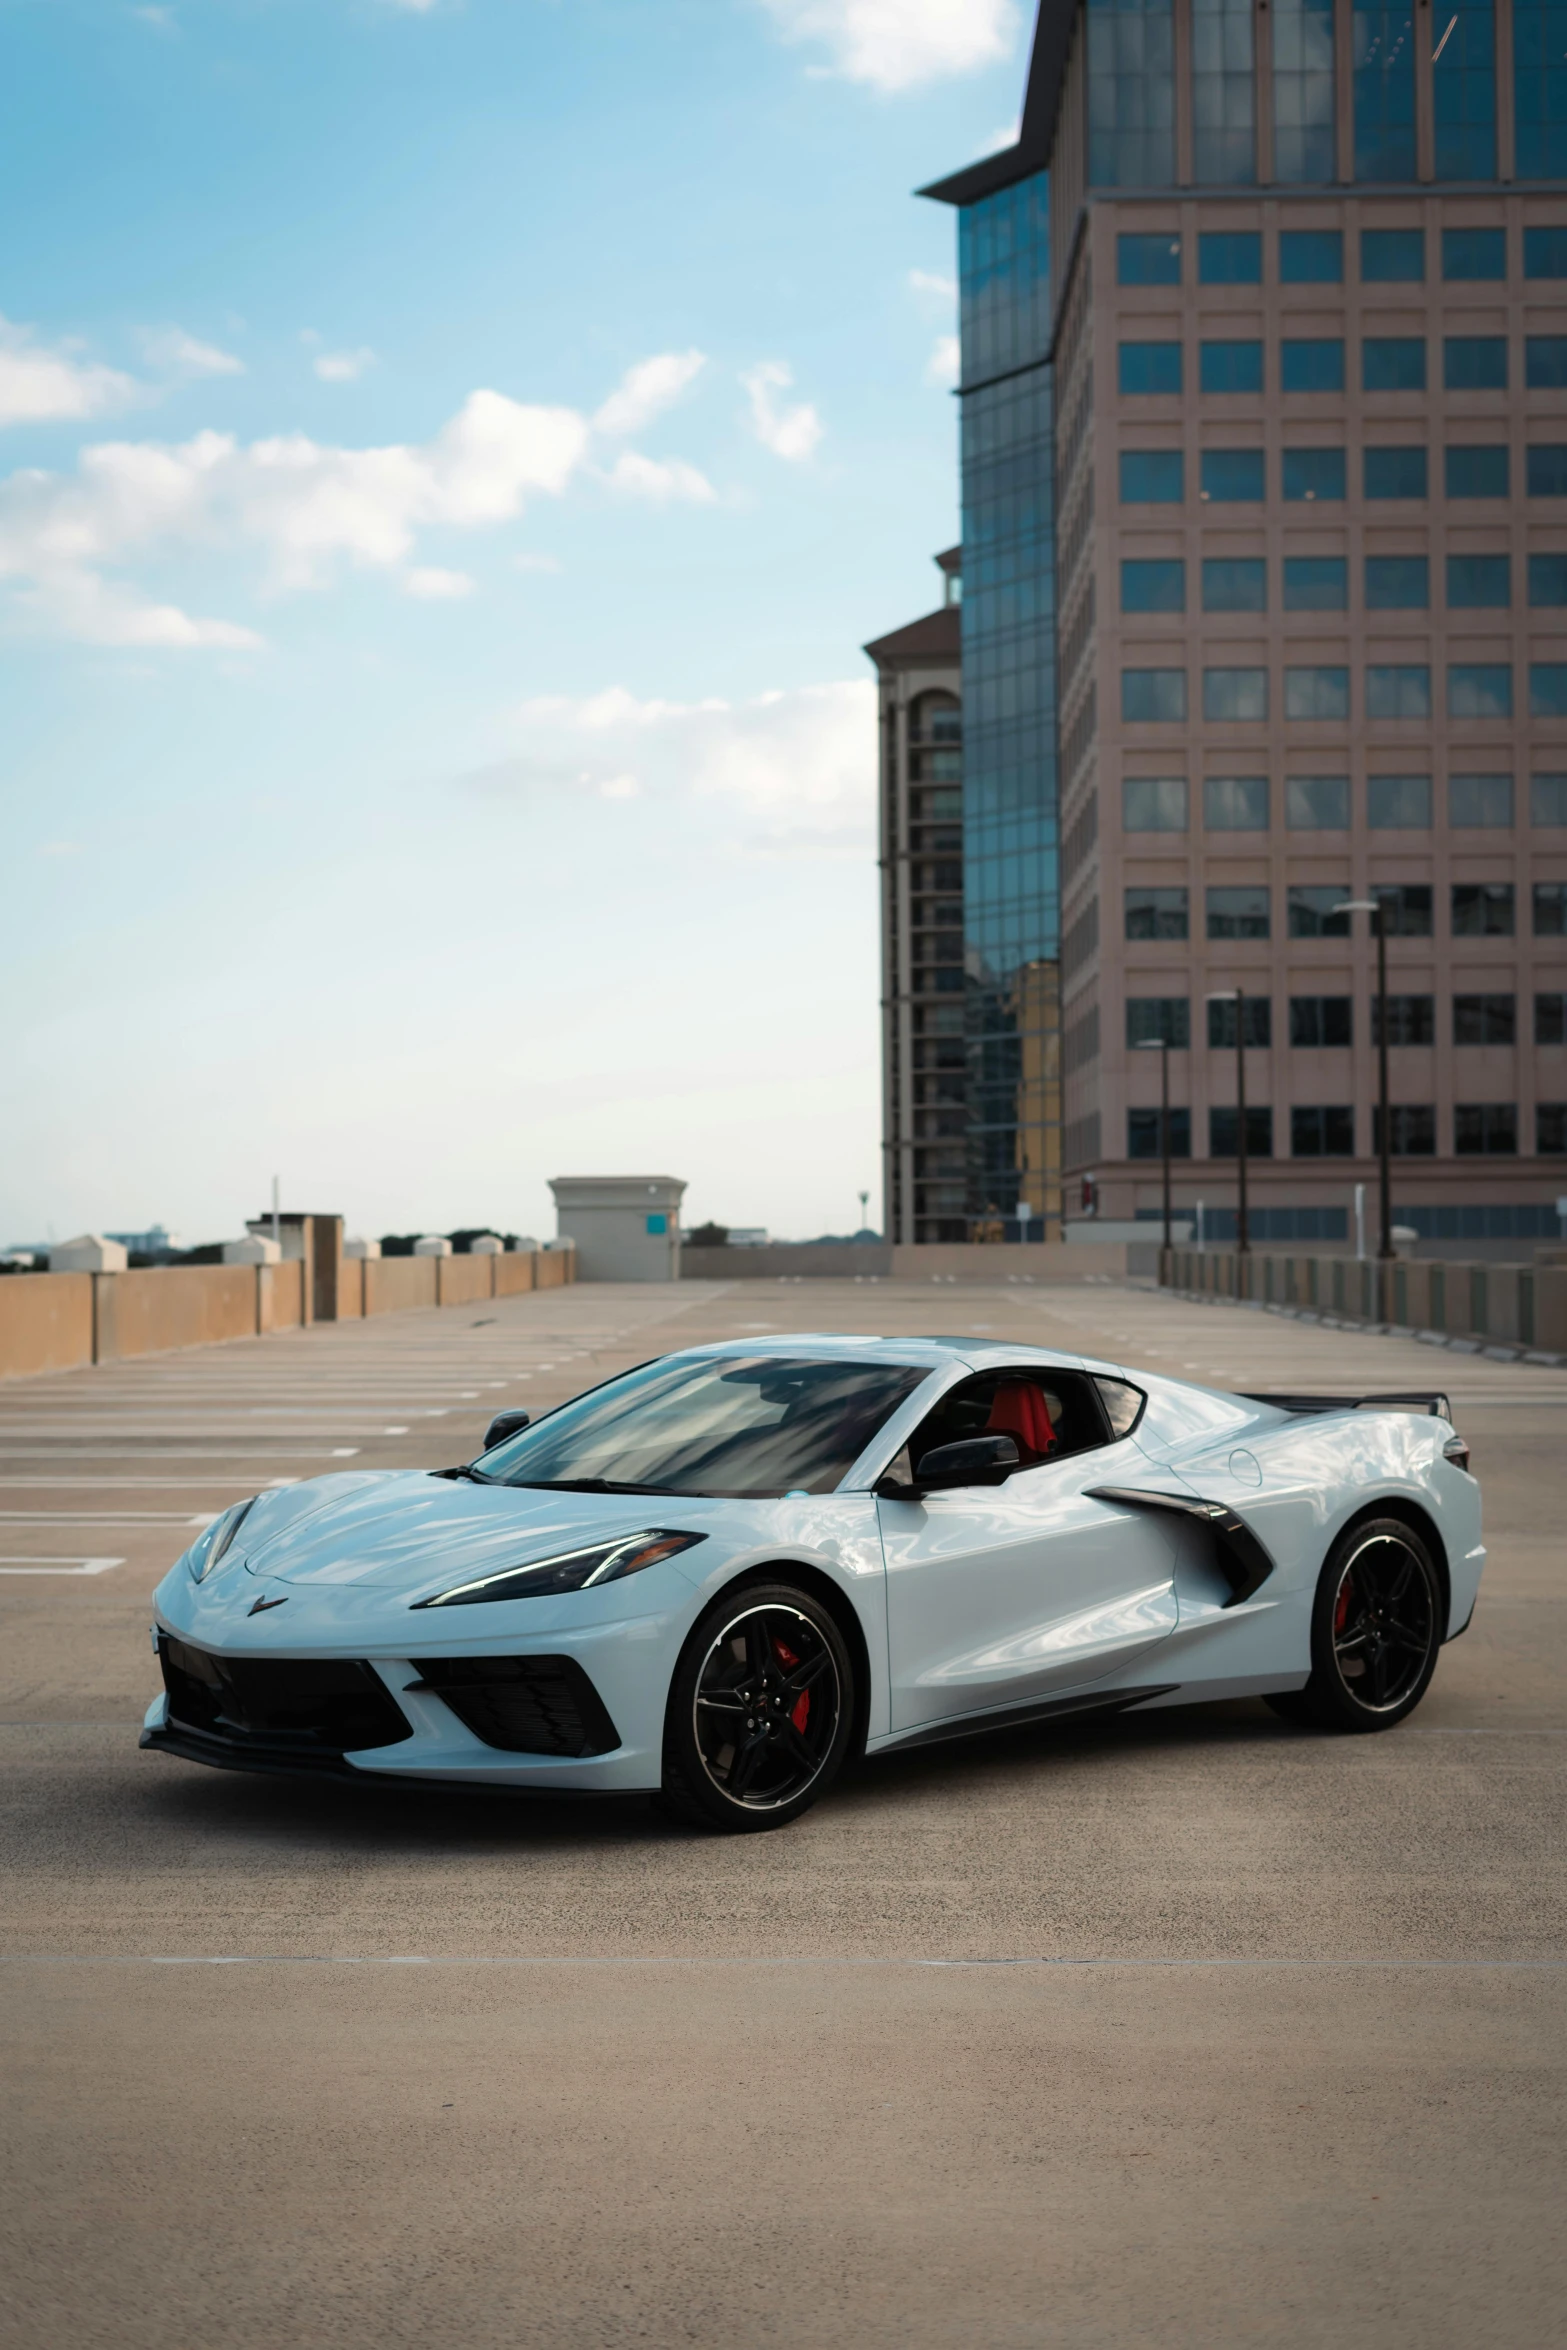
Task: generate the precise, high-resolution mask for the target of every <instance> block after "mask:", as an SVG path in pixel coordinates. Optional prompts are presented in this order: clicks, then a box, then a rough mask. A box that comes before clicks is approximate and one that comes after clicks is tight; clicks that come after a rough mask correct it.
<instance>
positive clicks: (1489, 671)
mask: <svg viewBox="0 0 1567 2350" xmlns="http://www.w3.org/2000/svg"><path fill="white" fill-rule="evenodd" d="M1512 714H1513V673H1512V670H1511V668H1510V667H1509V666H1508V664H1507V663H1506V662H1499V661H1453V662H1450V663H1449V664H1448V671H1447V715H1448V716H1449V718H1511V716H1512Z"/></svg>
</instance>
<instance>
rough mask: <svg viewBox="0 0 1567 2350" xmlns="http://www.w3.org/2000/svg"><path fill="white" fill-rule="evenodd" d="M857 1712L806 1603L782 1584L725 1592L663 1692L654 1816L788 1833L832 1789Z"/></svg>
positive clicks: (736, 1830) (832, 1644) (839, 1656)
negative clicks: (657, 1812)
mask: <svg viewBox="0 0 1567 2350" xmlns="http://www.w3.org/2000/svg"><path fill="white" fill-rule="evenodd" d="M854 1710H855V1687H854V1667H853V1664H852V1663H851V1661H850V1657H849V1650H848V1646H847V1643H846V1642H845V1640H844V1637H843V1634H842V1633H841V1632H840V1631H839V1629H838V1626H837V1624H836V1623H835V1621H834V1620H833V1617H832V1614H831V1611H830V1610H829V1609H827V1608H826V1607H824V1606H823V1605H822V1602H821V1601H820V1600H819V1599H818V1598H816V1597H815V1595H814V1594H813V1593H811V1592H809V1591H802V1590H800V1589H798V1588H797V1587H796V1586H795V1585H794V1584H791V1583H784V1582H776V1583H775V1582H767V1583H747V1584H742V1585H741V1586H740V1588H739V1589H738V1590H737V1591H729V1592H726V1593H725V1594H724V1596H723V1598H722V1599H720V1600H718V1601H717V1602H716V1603H715V1605H714V1606H712V1607H710V1608H709V1609H708V1611H707V1613H706V1614H705V1615H704V1616H703V1617H702V1619H701V1621H700V1622H699V1623H698V1624H697V1626H696V1627H695V1629H694V1630H693V1632H692V1634H691V1637H690V1638H689V1640H687V1642H686V1644H685V1647H684V1648H683V1649H682V1650H681V1653H680V1662H679V1664H678V1665H677V1666H676V1667H675V1675H674V1679H673V1681H672V1682H671V1683H670V1689H669V1710H668V1713H667V1715H666V1717H665V1724H664V1778H663V1790H662V1795H661V1798H660V1808H661V1809H662V1810H663V1811H664V1812H665V1813H666V1814H667V1815H668V1816H670V1817H671V1818H674V1819H678V1820H681V1821H683V1822H684V1823H685V1824H686V1825H688V1826H691V1827H701V1828H708V1829H714V1828H717V1829H723V1830H727V1831H729V1832H730V1833H731V1834H739V1835H745V1834H750V1833H754V1832H755V1831H757V1830H759V1829H763V1828H784V1827H787V1826H788V1824H789V1822H790V1821H791V1820H797V1819H798V1818H799V1817H800V1815H801V1813H802V1812H807V1811H809V1810H810V1808H811V1806H812V1804H813V1803H816V1802H819V1801H820V1799H821V1797H822V1796H824V1795H825V1794H826V1792H827V1790H828V1788H829V1787H830V1786H831V1785H832V1783H833V1781H834V1779H836V1778H837V1776H838V1773H839V1771H840V1770H841V1769H842V1767H843V1762H844V1757H845V1755H846V1754H847V1753H848V1749H849V1740H850V1736H851V1733H852V1727H853V1722H854Z"/></svg>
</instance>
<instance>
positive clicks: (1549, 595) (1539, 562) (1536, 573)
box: [1529, 555, 1567, 609]
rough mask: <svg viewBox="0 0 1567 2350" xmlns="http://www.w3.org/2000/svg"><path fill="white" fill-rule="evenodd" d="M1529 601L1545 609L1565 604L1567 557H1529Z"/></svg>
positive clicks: (1566, 600) (1566, 599)
mask: <svg viewBox="0 0 1567 2350" xmlns="http://www.w3.org/2000/svg"><path fill="white" fill-rule="evenodd" d="M1529 601H1530V603H1531V604H1532V605H1535V606H1536V607H1544V608H1546V609H1549V608H1550V607H1552V606H1554V605H1558V604H1567V555H1531V556H1530V557H1529Z"/></svg>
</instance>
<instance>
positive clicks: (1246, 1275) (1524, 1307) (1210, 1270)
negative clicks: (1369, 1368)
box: [1161, 1248, 1567, 1354]
mask: <svg viewBox="0 0 1567 2350" xmlns="http://www.w3.org/2000/svg"><path fill="white" fill-rule="evenodd" d="M1161 1278H1162V1280H1163V1281H1164V1283H1165V1285H1166V1286H1167V1287H1168V1288H1172V1289H1180V1290H1184V1291H1186V1292H1187V1293H1188V1294H1192V1295H1196V1296H1199V1297H1228V1298H1239V1299H1245V1300H1250V1301H1252V1302H1254V1303H1257V1304H1261V1305H1278V1306H1288V1307H1291V1308H1293V1309H1294V1310H1296V1311H1297V1312H1298V1311H1300V1310H1302V1309H1304V1310H1306V1311H1308V1312H1311V1311H1315V1312H1317V1313H1319V1314H1322V1315H1324V1316H1327V1317H1329V1318H1330V1319H1332V1320H1334V1321H1341V1322H1350V1323H1353V1322H1365V1323H1368V1324H1372V1325H1377V1326H1381V1325H1391V1326H1392V1327H1393V1328H1394V1329H1399V1330H1415V1331H1429V1332H1431V1333H1432V1334H1433V1335H1434V1336H1437V1337H1445V1338H1460V1339H1473V1340H1475V1341H1476V1342H1477V1343H1479V1344H1482V1345H1484V1344H1490V1345H1494V1346H1515V1347H1521V1348H1523V1349H1524V1350H1525V1351H1526V1352H1538V1353H1544V1354H1567V1266H1562V1265H1497V1264H1490V1263H1467V1262H1459V1263H1454V1262H1453V1261H1451V1260H1446V1261H1444V1260H1442V1259H1439V1258H1434V1257H1428V1258H1414V1259H1408V1260H1406V1259H1403V1258H1396V1259H1394V1260H1393V1261H1392V1262H1391V1263H1389V1264H1379V1263H1378V1262H1377V1261H1376V1260H1375V1259H1374V1258H1356V1257H1325V1256H1319V1255H1316V1254H1310V1255H1308V1254H1304V1253H1303V1254H1301V1255H1298V1256H1297V1255H1279V1254H1274V1253H1273V1252H1272V1251H1267V1252H1264V1251H1260V1250H1254V1251H1253V1252H1252V1253H1251V1255H1250V1256H1247V1257H1238V1256H1236V1255H1235V1253H1234V1252H1233V1251H1232V1250H1223V1249H1181V1248H1177V1249H1172V1250H1171V1251H1170V1254H1169V1256H1168V1258H1167V1259H1166V1261H1165V1266H1164V1269H1163V1272H1162V1275H1161Z"/></svg>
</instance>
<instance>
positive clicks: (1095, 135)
mask: <svg viewBox="0 0 1567 2350" xmlns="http://www.w3.org/2000/svg"><path fill="white" fill-rule="evenodd" d="M1087 17H1088V184H1089V186H1090V187H1092V188H1165V187H1170V186H1172V185H1173V183H1174V180H1175V38H1174V32H1173V28H1172V24H1171V10H1170V0H1087Z"/></svg>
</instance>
